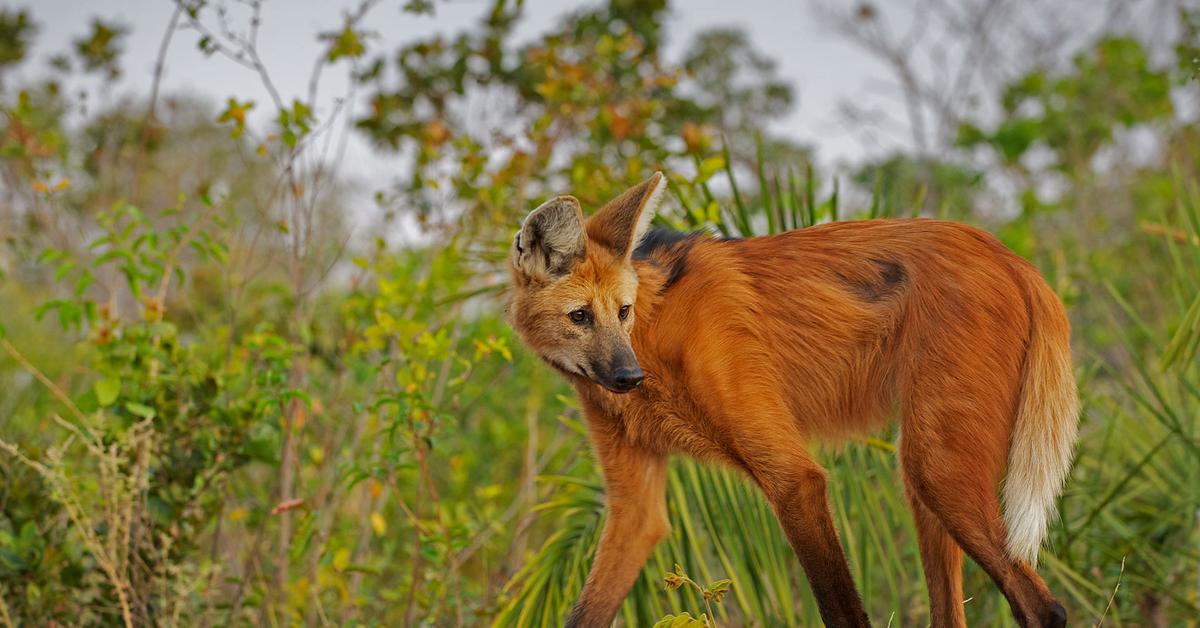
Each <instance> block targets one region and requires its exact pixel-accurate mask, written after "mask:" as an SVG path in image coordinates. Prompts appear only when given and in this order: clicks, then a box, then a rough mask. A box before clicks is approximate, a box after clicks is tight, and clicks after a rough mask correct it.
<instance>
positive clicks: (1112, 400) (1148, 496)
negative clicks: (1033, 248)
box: [495, 155, 1200, 626]
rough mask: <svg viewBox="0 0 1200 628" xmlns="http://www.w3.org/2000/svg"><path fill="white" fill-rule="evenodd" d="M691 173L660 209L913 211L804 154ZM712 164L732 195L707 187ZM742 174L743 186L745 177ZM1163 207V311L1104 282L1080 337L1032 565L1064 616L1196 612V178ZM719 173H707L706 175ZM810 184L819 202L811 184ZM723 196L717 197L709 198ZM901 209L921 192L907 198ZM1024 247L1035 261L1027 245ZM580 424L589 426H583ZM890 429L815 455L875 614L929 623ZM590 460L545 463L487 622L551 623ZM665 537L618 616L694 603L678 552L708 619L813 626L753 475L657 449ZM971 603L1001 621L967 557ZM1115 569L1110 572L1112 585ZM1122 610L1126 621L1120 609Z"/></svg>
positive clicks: (639, 618)
mask: <svg viewBox="0 0 1200 628" xmlns="http://www.w3.org/2000/svg"><path fill="white" fill-rule="evenodd" d="M697 169H698V171H699V173H700V174H699V176H697V177H696V178H694V179H690V180H684V179H678V178H677V179H674V180H673V181H672V190H673V191H674V192H675V196H676V198H677V199H678V201H679V204H680V205H681V207H682V209H683V211H682V212H681V214H680V215H678V216H667V217H664V218H663V219H662V221H663V222H666V223H667V224H671V225H673V226H676V227H682V228H704V227H708V228H712V229H714V230H715V231H717V232H719V233H720V234H722V235H725V236H735V235H738V236H750V235H761V234H767V233H777V232H780V231H785V230H788V229H795V228H804V227H807V226H810V225H813V224H816V223H819V222H825V221H830V220H838V219H839V218H841V217H842V215H847V216H848V217H849V219H862V218H874V217H889V216H896V215H910V214H912V212H910V211H907V210H905V209H904V208H903V207H902V206H900V205H899V204H898V203H896V202H894V200H893V201H888V200H885V199H881V198H880V197H879V194H878V193H876V194H875V195H874V196H873V197H872V199H871V201H870V204H869V206H868V207H867V209H865V210H859V211H851V212H846V211H845V210H844V209H843V208H841V207H840V203H841V201H840V199H839V192H838V186H837V184H836V182H834V184H833V185H831V186H830V187H829V190H828V191H827V192H825V193H821V190H819V189H818V186H817V184H816V182H815V181H814V176H813V173H812V170H811V168H807V167H802V168H794V169H783V170H782V171H772V170H771V169H768V168H767V167H765V166H763V165H761V164H760V165H759V166H758V167H757V168H756V170H755V171H754V172H752V173H749V174H748V175H747V174H746V173H739V172H737V171H735V169H734V168H733V166H732V165H731V164H730V163H729V161H728V155H726V159H725V160H724V163H719V164H716V163H708V164H699V163H698V164H697ZM714 172H720V173H722V174H723V176H724V178H725V180H724V181H723V182H722V183H725V184H727V186H728V194H726V195H724V197H719V196H718V195H717V194H716V193H714V191H713V186H710V181H712V180H713V177H714V176H715V175H714V174H713V173H714ZM749 177H752V178H754V179H756V180H757V181H756V183H757V190H756V192H755V193H754V194H753V195H750V194H748V192H747V190H748V187H747V186H746V185H744V181H745V180H746V179H747V178H749ZM1175 183H1176V185H1177V186H1178V189H1179V190H1181V191H1182V192H1181V194H1180V201H1179V203H1178V206H1177V211H1176V212H1175V213H1174V214H1172V215H1167V216H1163V217H1162V220H1161V221H1160V222H1159V223H1156V224H1157V226H1158V227H1159V230H1158V231H1155V230H1154V229H1148V231H1147V233H1146V234H1142V235H1139V236H1135V237H1152V236H1151V232H1154V233H1166V234H1167V236H1166V237H1163V238H1161V240H1162V241H1161V242H1158V243H1155V242H1149V243H1148V245H1149V246H1151V247H1154V246H1157V245H1161V247H1162V250H1163V251H1164V252H1165V254H1166V255H1168V256H1169V257H1170V259H1171V260H1173V263H1172V264H1170V265H1168V269H1169V270H1168V271H1167V272H1166V273H1165V274H1164V276H1163V286H1162V288H1163V291H1162V293H1163V295H1164V299H1166V300H1167V301H1169V304H1168V306H1167V307H1166V308H1165V311H1167V312H1169V313H1170V314H1168V315H1167V316H1166V317H1163V318H1162V320H1156V321H1147V320H1145V319H1144V318H1143V317H1142V316H1141V315H1140V314H1139V311H1138V308H1137V307H1134V306H1133V305H1131V304H1130V303H1129V302H1128V300H1127V299H1125V298H1124V297H1123V296H1122V294H1121V293H1120V291H1118V290H1117V289H1115V288H1113V289H1111V291H1110V294H1109V295H1106V297H1108V298H1107V300H1106V301H1105V305H1106V307H1107V309H1108V311H1109V313H1110V320H1109V323H1110V325H1111V328H1110V329H1111V330H1112V331H1114V332H1116V333H1117V335H1118V337H1119V338H1120V339H1121V344H1122V351H1121V352H1119V353H1118V354H1117V356H1118V357H1117V358H1113V357H1111V356H1101V355H1098V354H1097V352H1095V351H1093V350H1091V349H1090V344H1089V341H1088V340H1087V339H1079V338H1077V339H1076V342H1075V344H1076V353H1077V359H1076V361H1077V366H1078V372H1079V374H1080V381H1081V388H1082V389H1083V398H1084V402H1085V404H1086V405H1085V420H1084V427H1083V430H1082V437H1081V440H1080V444H1079V448H1078V453H1077V462H1076V465H1075V470H1074V472H1073V476H1072V479H1071V481H1070V483H1069V484H1068V487H1067V490H1066V492H1065V493H1064V495H1063V496H1062V498H1061V504H1060V512H1061V513H1062V515H1061V518H1060V520H1059V521H1058V523H1057V525H1056V526H1055V527H1054V528H1053V529H1052V531H1051V535H1050V539H1049V543H1048V545H1049V549H1048V550H1047V551H1043V556H1042V562H1041V567H1040V571H1041V573H1042V574H1043V576H1044V577H1045V578H1046V580H1047V583H1048V585H1049V586H1050V587H1051V589H1052V590H1053V591H1054V592H1055V593H1056V595H1057V596H1058V597H1059V598H1060V599H1061V600H1062V601H1063V603H1064V604H1065V605H1066V606H1067V607H1068V610H1069V611H1070V613H1071V616H1072V621H1073V622H1079V623H1083V622H1089V623H1093V624H1094V623H1097V622H1100V621H1103V622H1105V623H1107V624H1109V625H1114V626H1120V625H1126V624H1129V623H1130V622H1131V621H1132V624H1133V625H1141V624H1142V623H1143V622H1144V621H1145V620H1146V619H1147V618H1150V619H1151V622H1154V621H1155V620H1154V618H1156V617H1157V618H1160V619H1161V622H1165V623H1161V622H1160V623H1158V624H1157V625H1176V623H1177V622H1183V623H1185V624H1188V623H1189V622H1190V625H1195V621H1196V620H1195V618H1196V617H1200V604H1198V595H1200V551H1198V550H1200V544H1198V542H1200V533H1198V521H1200V519H1198V515H1200V447H1198V444H1200V441H1198V440H1197V436H1198V433H1197V429H1198V426H1197V421H1198V419H1197V416H1198V415H1200V384H1198V382H1200V366H1197V364H1196V360H1195V357H1196V352H1197V344H1198V343H1200V341H1198V340H1197V339H1198V338H1200V313H1197V312H1200V305H1198V304H1200V203H1198V202H1197V199H1198V195H1197V193H1196V187H1195V182H1194V181H1190V180H1188V179H1187V178H1185V177H1183V176H1178V177H1176V181H1175ZM714 185H715V184H714ZM819 197H820V200H818V198H819ZM723 199H724V200H723ZM915 206H918V207H919V206H920V202H919V200H918V202H917V203H916V205H915ZM1035 261H1036V260H1035ZM577 431H578V432H579V433H578V437H579V438H585V434H584V431H583V430H582V428H577ZM893 439H894V431H892V432H889V433H885V434H879V435H876V437H874V438H868V439H864V440H861V441H856V442H852V443H850V444H849V445H847V446H846V447H845V448H843V449H840V450H838V451H826V452H820V454H819V455H820V458H821V460H822V462H823V464H824V465H825V466H826V467H827V468H828V469H829V470H830V474H829V478H830V501H831V507H832V510H833V513H834V518H835V522H836V524H837V527H838V530H839V533H840V535H841V539H842V543H843V545H844V546H845V549H846V555H847V558H848V560H849V562H850V566H851V570H852V571H853V573H854V577H855V581H856V582H857V584H858V587H859V589H860V591H861V592H862V594H863V597H864V602H865V604H866V606H867V609H868V612H869V613H870V615H871V617H872V619H873V620H874V621H875V622H877V623H879V624H884V625H925V624H926V622H927V621H928V603H927V601H926V596H925V586H924V579H923V576H922V573H921V566H920V557H919V553H918V550H917V546H916V537H915V532H914V529H913V523H912V519H911V516H910V514H909V511H908V508H907V505H906V501H905V499H904V495H903V489H902V485H901V482H900V479H899V475H898V465H897V460H896V456H895V451H894V449H895V448H894V446H893V444H892V441H893ZM597 478H598V473H597V470H596V469H595V467H594V465H592V464H591V463H590V461H583V462H582V463H581V464H579V465H578V466H577V467H576V470H575V471H574V472H573V475H571V476H569V477H567V476H555V477H544V478H541V481H542V482H544V483H546V484H547V485H548V486H549V487H551V494H552V495H553V497H552V498H550V499H548V500H547V501H546V502H544V503H543V504H541V505H540V506H539V512H540V516H541V517H543V518H544V520H546V521H548V522H552V525H553V527H554V530H555V531H554V533H553V534H552V535H551V536H550V538H549V539H547V541H546V542H545V543H544V544H543V546H542V547H541V549H540V550H539V551H538V552H537V553H536V555H535V556H533V558H532V559H531V560H530V561H529V562H528V563H527V564H526V566H525V567H524V568H523V569H522V570H521V571H520V572H519V573H517V574H516V575H515V577H514V578H513V579H512V580H511V581H510V583H509V585H508V589H507V590H508V594H509V596H510V597H509V598H508V601H507V603H506V605H505V606H504V608H503V610H502V612H501V613H500V614H499V615H498V616H497V617H496V622H495V623H496V625H521V626H532V625H550V624H555V623H557V622H560V621H561V618H562V617H564V616H565V613H566V612H567V611H568V610H569V608H570V605H571V603H572V602H573V600H574V597H575V595H576V594H577V593H578V591H579V589H580V587H581V586H582V584H583V581H584V579H585V577H586V574H587V568H588V566H589V564H590V562H591V557H592V554H593V552H594V550H595V545H596V542H597V540H598V538H599V531H600V529H601V526H602V520H603V516H604V515H603V495H602V486H601V484H600V482H599V480H598V479H597ZM668 508H669V512H670V517H671V521H672V525H673V530H672V533H671V535H670V537H669V538H668V539H667V540H666V541H665V542H663V543H662V544H661V545H660V546H659V547H658V548H657V549H656V550H655V552H654V554H653V555H652V556H651V558H650V560H649V561H648V563H647V565H646V567H645V569H644V570H643V573H642V576H641V577H640V578H639V580H638V582H637V584H636V585H635V587H634V589H633V591H632V593H631V594H630V596H629V598H628V599H627V600H626V602H625V604H624V606H623V608H622V612H621V617H622V618H623V620H624V622H625V624H626V625H630V626H640V625H649V624H651V623H653V622H654V621H655V620H656V619H658V618H660V617H662V616H664V615H665V614H667V613H672V612H678V611H685V610H686V611H691V612H692V613H693V614H695V615H698V614H699V613H700V612H702V611H703V610H704V606H703V603H702V601H701V600H700V599H699V596H698V595H696V594H695V593H694V592H688V591H686V590H677V591H667V590H665V589H664V587H663V586H662V576H663V575H664V574H666V573H667V572H669V571H670V570H671V568H672V565H674V564H676V563H678V564H681V565H682V566H683V567H684V568H685V569H686V570H687V571H688V573H689V574H691V575H692V577H694V578H695V579H697V580H699V581H712V580H717V579H721V578H730V579H732V580H733V582H734V584H733V588H732V591H731V593H730V595H728V596H727V597H726V598H725V602H724V603H723V604H722V605H721V606H720V607H719V608H718V610H717V616H718V619H719V620H720V621H722V623H726V622H728V623H732V624H734V625H756V626H811V625H819V623H820V618H819V616H818V614H817V609H816V604H815V602H814V600H813V598H812V595H811V592H810V591H809V588H808V584H807V582H806V580H805V578H804V574H803V572H802V570H801V569H800V567H799V563H798V562H797V561H796V560H795V557H794V555H793V554H792V552H791V549H790V547H789V546H788V544H787V542H786V540H785V538H784V536H783V534H782V531H781V530H780V528H779V525H778V524H777V522H776V521H775V519H774V516H773V514H772V512H771V509H770V508H769V507H768V506H767V504H766V503H765V501H764V500H763V498H762V497H761V496H760V495H759V494H758V492H757V490H756V489H755V488H754V487H753V486H751V485H750V484H749V483H748V482H747V481H746V480H745V479H744V478H743V477H741V476H740V475H738V474H736V473H734V472H731V471H727V470H723V469H714V468H705V467H702V466H700V465H698V464H697V463H695V462H693V461H690V460H684V459H676V460H673V461H672V463H671V469H670V475H669V485H668ZM964 577H965V594H966V596H967V600H966V601H965V602H964V603H965V604H966V611H967V617H968V619H969V620H970V621H972V622H973V623H974V622H977V623H978V624H980V625H1015V624H1014V623H1013V621H1012V619H1011V616H1010V613H1009V609H1008V605H1007V602H1006V601H1005V600H1004V598H1003V596H1002V595H1001V594H1000V593H999V592H998V591H997V590H996V588H995V587H994V586H993V584H992V583H991V581H990V580H989V579H988V577H987V576H986V574H984V573H983V572H982V570H980V569H978V568H977V567H976V566H975V565H974V564H973V563H972V562H971V561H969V560H968V561H967V565H966V569H965V574H964ZM1118 582H1120V583H1121V585H1120V586H1119V587H1118ZM1131 618H1136V619H1132V620H1131Z"/></svg>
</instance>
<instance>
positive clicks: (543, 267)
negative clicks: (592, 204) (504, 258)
mask: <svg viewBox="0 0 1200 628" xmlns="http://www.w3.org/2000/svg"><path fill="white" fill-rule="evenodd" d="M586 241H587V240H586V238H585V237H584V234H583V211H582V210H581V209H580V208H579V201H578V200H576V199H575V197H574V196H559V197H555V198H552V199H550V200H548V201H546V202H545V203H542V204H541V206H539V207H538V208H537V209H535V210H533V211H531V212H529V215H528V216H526V217H525V222H523V223H521V230H520V231H518V232H517V237H516V238H514V239H513V248H512V265H513V268H516V269H517V270H519V271H521V272H522V273H524V274H525V275H526V276H528V277H531V278H535V279H541V280H548V279H557V278H559V277H561V276H563V275H565V274H567V273H568V272H569V271H570V270H571V265H572V264H573V263H574V262H575V260H576V259H578V258H580V257H582V256H583V251H584V246H585V245H586Z"/></svg>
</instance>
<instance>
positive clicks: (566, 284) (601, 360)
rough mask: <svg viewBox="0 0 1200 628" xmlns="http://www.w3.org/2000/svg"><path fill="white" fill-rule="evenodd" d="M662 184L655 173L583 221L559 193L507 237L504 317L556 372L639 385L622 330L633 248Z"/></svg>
mask: <svg viewBox="0 0 1200 628" xmlns="http://www.w3.org/2000/svg"><path fill="white" fill-rule="evenodd" d="M666 187H667V182H666V178H664V177H663V175H662V173H660V172H656V173H655V174H654V176H652V177H650V178H649V179H647V180H646V181H644V182H642V183H641V184H639V185H637V186H635V187H633V188H630V189H629V190H627V191H625V192H624V193H623V194H621V195H620V196H618V197H617V198H615V199H613V200H611V201H609V202H608V203H607V204H605V205H604V207H601V208H600V209H599V210H598V211H596V213H595V214H594V215H593V216H592V217H591V218H589V219H587V220H586V221H585V220H584V218H583V211H582V210H581V208H580V207H579V201H578V200H576V199H575V197H573V196H559V197H556V198H553V199H550V200H549V201H546V202H545V203H543V204H542V205H541V206H540V207H538V208H537V209H535V210H533V211H532V212H530V213H529V216H528V217H526V218H525V222H524V223H522V225H521V230H520V231H519V232H517V236H516V238H514V239H513V246H512V252H511V255H510V256H509V260H510V262H511V265H512V275H513V287H514V290H513V300H512V303H511V305H510V308H509V317H510V320H511V322H512V325H513V327H514V328H515V329H516V330H517V333H519V334H520V335H521V337H522V338H523V339H524V340H525V342H526V344H528V345H529V347H530V348H531V349H533V350H534V351H536V352H537V353H538V354H539V355H540V356H542V358H543V359H545V360H546V361H547V362H549V363H550V364H552V365H554V366H555V367H556V368H558V369H559V370H561V371H564V372H566V373H569V374H574V375H578V376H580V377H585V378H587V379H590V380H592V381H593V382H595V383H597V384H600V385H601V386H603V387H605V388H607V389H608V390H611V391H613V392H618V393H624V392H629V391H631V390H633V389H634V388H637V386H638V385H639V384H641V383H642V378H643V374H642V369H641V366H640V365H639V364H638V360H637V356H635V355H634V354H633V347H632V346H631V345H630V342H629V334H630V331H631V330H632V329H633V325H634V320H635V319H636V318H637V307H636V303H635V302H634V301H635V299H636V297H637V287H638V279H637V273H636V272H635V271H634V268H633V261H632V257H633V251H634V249H636V248H637V245H638V242H639V241H640V240H641V239H642V236H644V235H645V233H646V230H647V229H648V228H649V226H650V221H651V219H652V218H653V217H654V212H655V210H656V209H657V206H658V204H659V202H661V200H662V197H663V193H664V192H665V190H666Z"/></svg>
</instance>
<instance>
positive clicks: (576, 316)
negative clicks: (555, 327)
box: [567, 308, 588, 323]
mask: <svg viewBox="0 0 1200 628" xmlns="http://www.w3.org/2000/svg"><path fill="white" fill-rule="evenodd" d="M567 316H568V317H570V319H571V322H572V323H586V322H587V319H588V313H587V310H585V309H583V308H580V309H578V310H572V311H571V313H570V314H567Z"/></svg>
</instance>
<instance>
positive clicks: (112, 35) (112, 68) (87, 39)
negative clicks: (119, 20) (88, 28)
mask: <svg viewBox="0 0 1200 628" xmlns="http://www.w3.org/2000/svg"><path fill="white" fill-rule="evenodd" d="M128 34H129V29H128V28H126V27H125V26H122V25H120V24H114V23H111V22H105V21H103V20H100V19H93V20H92V32H91V33H89V34H88V35H86V36H84V37H79V38H77V39H75V40H74V41H73V42H72V43H73V45H74V46H75V55H76V56H78V57H79V60H80V61H82V62H83V67H84V69H85V70H86V71H88V72H100V71H103V72H104V74H105V75H106V78H108V79H115V78H117V77H118V76H120V75H121V67H120V64H119V61H120V56H121V52H122V48H121V45H122V44H121V42H122V40H123V39H124V38H125V37H126V36H127V35H128Z"/></svg>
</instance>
